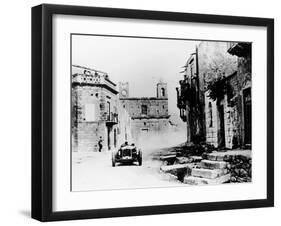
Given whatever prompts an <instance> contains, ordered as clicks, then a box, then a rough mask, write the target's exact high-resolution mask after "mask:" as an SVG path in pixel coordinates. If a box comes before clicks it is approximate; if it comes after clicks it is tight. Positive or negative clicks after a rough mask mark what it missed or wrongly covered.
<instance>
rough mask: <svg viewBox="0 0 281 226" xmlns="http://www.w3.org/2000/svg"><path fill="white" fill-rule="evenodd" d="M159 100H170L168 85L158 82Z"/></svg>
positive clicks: (157, 92)
mask: <svg viewBox="0 0 281 226" xmlns="http://www.w3.org/2000/svg"><path fill="white" fill-rule="evenodd" d="M156 94H157V98H168V90H167V83H165V82H158V83H157V85H156Z"/></svg>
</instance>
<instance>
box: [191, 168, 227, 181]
mask: <svg viewBox="0 0 281 226" xmlns="http://www.w3.org/2000/svg"><path fill="white" fill-rule="evenodd" d="M226 173H227V171H226V169H203V168H193V169H192V171H191V176H194V177H202V178H207V179H214V178H217V177H220V176H222V175H225V174H226Z"/></svg>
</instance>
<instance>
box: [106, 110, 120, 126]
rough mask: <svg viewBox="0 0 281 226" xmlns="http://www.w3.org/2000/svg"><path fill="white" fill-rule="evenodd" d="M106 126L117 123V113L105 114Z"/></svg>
mask: <svg viewBox="0 0 281 226" xmlns="http://www.w3.org/2000/svg"><path fill="white" fill-rule="evenodd" d="M105 123H106V125H107V126H113V125H115V124H117V123H118V114H117V113H113V112H110V114H108V115H106V121H105Z"/></svg>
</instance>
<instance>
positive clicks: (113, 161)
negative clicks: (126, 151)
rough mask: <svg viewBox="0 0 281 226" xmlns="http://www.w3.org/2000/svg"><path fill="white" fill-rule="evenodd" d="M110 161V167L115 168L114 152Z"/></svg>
mask: <svg viewBox="0 0 281 226" xmlns="http://www.w3.org/2000/svg"><path fill="white" fill-rule="evenodd" d="M111 161H112V166H113V167H115V165H116V160H115V153H114V152H112V157H111Z"/></svg>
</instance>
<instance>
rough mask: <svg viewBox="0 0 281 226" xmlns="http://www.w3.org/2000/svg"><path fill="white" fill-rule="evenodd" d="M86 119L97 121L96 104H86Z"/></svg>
mask: <svg viewBox="0 0 281 226" xmlns="http://www.w3.org/2000/svg"><path fill="white" fill-rule="evenodd" d="M84 120H85V121H87V122H94V121H96V112H95V104H86V105H85V119H84Z"/></svg>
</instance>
